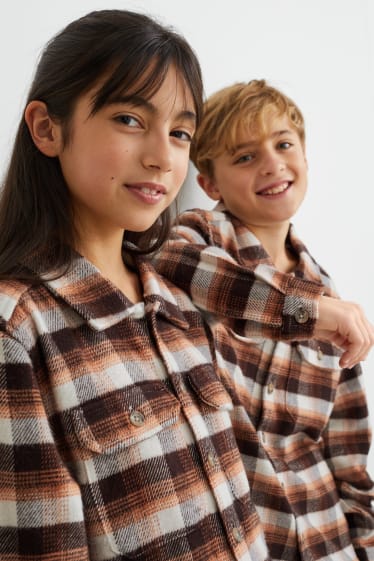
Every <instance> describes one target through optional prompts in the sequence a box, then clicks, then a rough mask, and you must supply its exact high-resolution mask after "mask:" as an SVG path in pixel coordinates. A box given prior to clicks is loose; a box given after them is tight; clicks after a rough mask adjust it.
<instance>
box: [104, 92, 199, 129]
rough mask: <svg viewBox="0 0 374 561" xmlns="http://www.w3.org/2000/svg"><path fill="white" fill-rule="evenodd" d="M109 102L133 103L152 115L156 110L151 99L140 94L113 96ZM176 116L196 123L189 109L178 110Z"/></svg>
mask: <svg viewBox="0 0 374 561" xmlns="http://www.w3.org/2000/svg"><path fill="white" fill-rule="evenodd" d="M109 104H110V105H115V104H130V105H133V106H134V107H144V109H146V110H147V111H148V112H149V113H151V114H152V115H156V113H157V111H158V109H157V107H156V106H155V105H154V104H153V103H152V102H151V101H149V99H146V98H144V97H142V96H140V95H129V96H119V97H115V98H113V99H111V100H110V102H109ZM177 117H178V118H182V119H187V120H189V121H192V122H193V124H195V123H196V113H195V112H194V111H191V110H189V109H183V110H182V111H180V112H179V113H178V115H177Z"/></svg>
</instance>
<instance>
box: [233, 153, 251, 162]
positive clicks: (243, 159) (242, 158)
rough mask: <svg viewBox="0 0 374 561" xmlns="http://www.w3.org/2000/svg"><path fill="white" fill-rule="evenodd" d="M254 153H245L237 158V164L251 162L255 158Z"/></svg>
mask: <svg viewBox="0 0 374 561" xmlns="http://www.w3.org/2000/svg"><path fill="white" fill-rule="evenodd" d="M253 158H254V156H253V154H243V156H240V157H239V158H237V159H236V160H235V164H242V163H243V162H251V161H252V160H253Z"/></svg>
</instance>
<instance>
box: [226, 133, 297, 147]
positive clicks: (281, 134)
mask: <svg viewBox="0 0 374 561" xmlns="http://www.w3.org/2000/svg"><path fill="white" fill-rule="evenodd" d="M284 134H295V131H294V130H293V129H282V130H279V131H274V132H273V133H272V134H271V135H270V138H276V137H277V136H283V135H284ZM258 142H259V141H258V139H256V140H248V141H247V142H242V143H241V144H236V145H235V146H234V147H233V149H232V153H235V152H237V151H238V150H242V149H243V148H250V147H251V146H255V145H256V144H258Z"/></svg>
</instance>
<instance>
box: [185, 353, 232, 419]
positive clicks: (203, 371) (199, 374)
mask: <svg viewBox="0 0 374 561" xmlns="http://www.w3.org/2000/svg"><path fill="white" fill-rule="evenodd" d="M188 379H189V381H190V384H191V386H192V388H193V390H194V392H195V393H196V394H197V395H198V397H199V398H200V399H201V401H203V402H204V403H206V404H207V405H210V406H211V407H214V408H215V409H224V410H227V411H228V410H231V409H233V403H232V401H231V398H230V396H229V394H228V393H227V391H226V390H225V388H224V386H223V384H222V382H221V380H220V379H219V377H218V375H217V374H216V372H215V370H214V368H213V367H212V366H210V365H208V364H206V365H203V366H198V367H196V368H194V369H193V370H192V371H191V372H190V373H189V374H188Z"/></svg>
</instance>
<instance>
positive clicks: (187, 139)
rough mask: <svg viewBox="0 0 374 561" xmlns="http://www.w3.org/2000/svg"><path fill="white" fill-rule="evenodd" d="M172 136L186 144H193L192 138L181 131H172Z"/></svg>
mask: <svg viewBox="0 0 374 561" xmlns="http://www.w3.org/2000/svg"><path fill="white" fill-rule="evenodd" d="M170 136H175V138H179V139H180V140H184V141H185V142H191V140H192V136H191V135H190V134H189V133H188V132H186V131H181V130H176V131H172V132H171V133H170Z"/></svg>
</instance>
